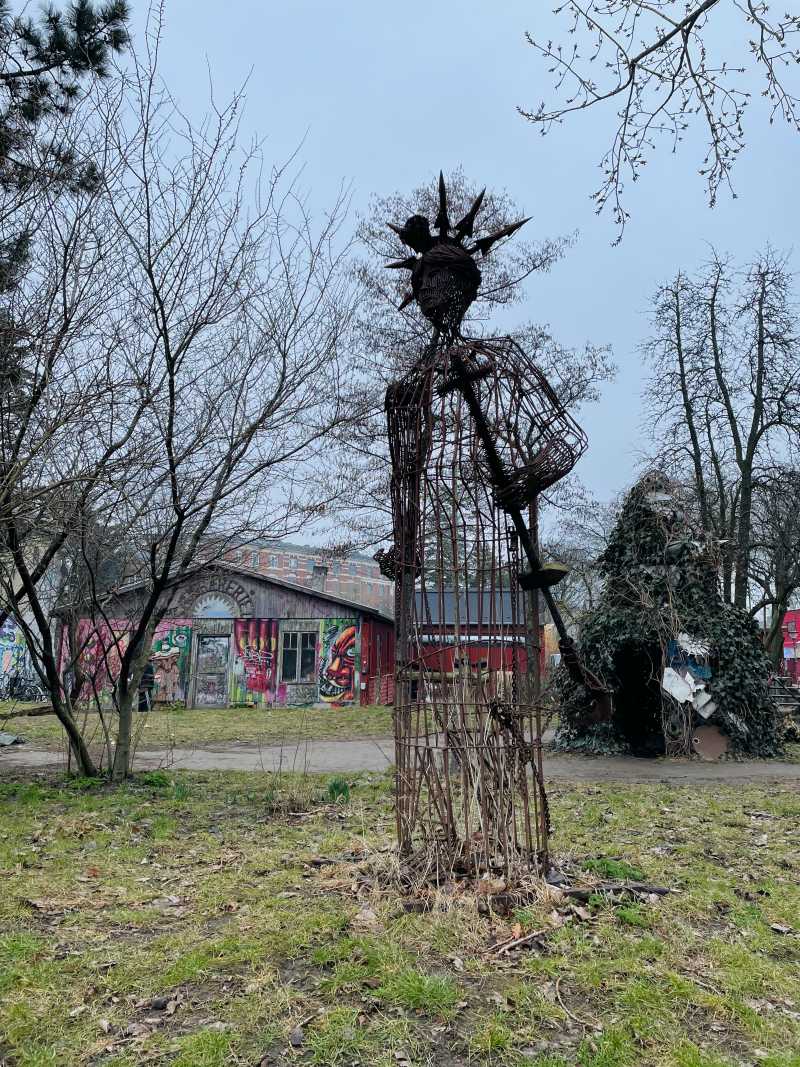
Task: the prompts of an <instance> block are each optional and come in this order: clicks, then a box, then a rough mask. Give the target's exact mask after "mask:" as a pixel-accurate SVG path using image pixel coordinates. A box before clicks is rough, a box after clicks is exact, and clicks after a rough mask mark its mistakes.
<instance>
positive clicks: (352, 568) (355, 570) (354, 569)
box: [349, 563, 358, 575]
mask: <svg viewBox="0 0 800 1067" xmlns="http://www.w3.org/2000/svg"><path fill="white" fill-rule="evenodd" d="M349 569H350V573H351V574H354V575H355V574H358V564H357V563H351V564H350V568H349Z"/></svg>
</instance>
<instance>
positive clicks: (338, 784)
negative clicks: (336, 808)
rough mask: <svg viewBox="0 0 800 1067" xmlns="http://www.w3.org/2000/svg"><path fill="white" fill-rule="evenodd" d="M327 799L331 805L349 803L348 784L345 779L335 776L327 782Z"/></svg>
mask: <svg viewBox="0 0 800 1067" xmlns="http://www.w3.org/2000/svg"><path fill="white" fill-rule="evenodd" d="M328 799H329V800H330V802H331V803H332V804H338V803H339V802H341V803H342V804H348V803H349V802H350V783H349V782H348V781H347V779H346V778H342V776H341V775H337V776H336V777H335V778H331V780H330V781H329V782H328Z"/></svg>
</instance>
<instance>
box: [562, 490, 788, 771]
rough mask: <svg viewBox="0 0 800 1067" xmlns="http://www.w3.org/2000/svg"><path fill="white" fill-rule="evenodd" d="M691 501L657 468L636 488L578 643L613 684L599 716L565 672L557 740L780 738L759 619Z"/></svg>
mask: <svg viewBox="0 0 800 1067" xmlns="http://www.w3.org/2000/svg"><path fill="white" fill-rule="evenodd" d="M688 505H689V501H688V499H687V496H686V494H685V493H684V492H683V491H682V490H681V488H680V487H679V486H678V485H676V484H675V483H674V482H672V481H671V480H670V479H668V478H667V477H666V476H665V475H663V474H662V473H660V472H654V473H650V474H648V475H646V476H645V477H643V478H642V479H641V480H640V481H639V482H638V483H637V484H636V485H635V486H634V487H633V489H632V490H631V491H630V492H629V493H628V495H627V497H626V498H625V501H624V503H623V506H622V509H621V511H620V514H619V517H618V519H617V522H616V525H615V527H614V529H613V532H612V534H611V537H610V539H609V543H608V545H607V547H606V549H605V551H604V552H603V554H602V556H601V557H600V560H599V566H600V572H601V576H602V579H603V591H602V594H601V597H600V600H599V603H598V605H597V607H596V608H595V609H594V610H592V611H591V612H590V613H589V614H588V615H587V616H586V617H585V618H584V620H583V622H582V626H581V634H580V642H579V647H580V655H581V657H582V658H583V660H584V662H585V663H586V665H587V666H588V667H589V668H590V669H591V670H593V671H594V672H595V673H596V674H597V675H599V676H600V678H601V679H602V680H603V681H604V682H605V683H606V684H607V685H608V687H609V689H610V690H611V692H612V694H613V713H612V716H611V718H610V720H609V721H607V722H602V723H599V722H597V721H592V719H591V717H590V716H589V715H588V714H587V710H586V709H587V705H586V701H585V699H584V695H583V694H582V693H581V692H580V691H579V689H578V687H576V686H575V685H574V684H573V683H572V682H571V680H570V679H569V677H568V676H567V674H566V672H561V673H560V674H559V676H558V678H557V680H556V690H557V694H558V697H559V703H560V726H559V731H558V734H557V737H556V744H557V745H558V746H559V747H561V748H566V749H578V750H583V751H597V752H600V751H603V752H609V751H612V752H613V751H616V752H632V753H635V754H638V755H659V754H663V753H667V754H669V755H688V754H689V753H690V752H691V751H692V750H693V747H694V748H696V747H698V745H699V744H700V740H701V738H703V737H705V738H709V737H712V738H716V740H717V741H718V742H719V748H720V749H728V750H729V751H730V752H732V753H740V754H747V755H755V756H771V755H774V754H776V752H777V751H778V750H779V748H780V740H779V727H778V720H777V716H776V711H775V708H774V705H773V703H772V701H771V699H770V696H769V690H768V680H769V671H770V666H769V662H768V659H767V656H766V654H765V651H764V648H763V645H762V642H761V637H760V634H759V630H758V627H757V625H756V623H755V622H754V620H753V619H752V618H751V617H750V616H749V615H748V614H747V613H746V612H744V611H742V610H741V609H739V608H736V607H734V606H733V605H731V604H728V603H725V602H724V601H723V600H722V598H721V596H720V593H719V589H718V581H717V570H716V565H715V563H714V560H713V555H712V553H711V552H710V550H709V547H708V546H707V545H706V544H705V543H704V542H703V540H702V539H701V538H700V537H699V536H698V535H697V534H696V533H695V531H694V529H693V526H692V522H691V519H690V514H689V506H688Z"/></svg>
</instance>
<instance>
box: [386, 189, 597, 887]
mask: <svg viewBox="0 0 800 1067" xmlns="http://www.w3.org/2000/svg"><path fill="white" fill-rule="evenodd" d="M483 195H484V194H483V193H481V194H480V196H479V197H478V198H477V199H476V201H475V202H474V204H473V205H472V207H471V208H470V210H469V212H468V213H467V214H466V215H465V217H464V218H463V219H462V220H461V221H460V222H459V223H457V225H456V226H455V228H454V233H453V235H452V236H451V226H450V223H449V218H448V208H447V195H446V190H445V186H444V180H443V178H442V177H441V175H440V179H439V213H438V215H437V218H436V221H435V226H436V228H437V229H438V231H439V236H438V237H432V236H431V233H430V226H429V223H428V221H427V220H426V219H425V218H424V217H423V216H421V215H413V216H412V217H411V218H410V219H409V220H408V221H407V222H406V223H405V225H403V226H402V227H401V226H395V225H392V229H393V230H394V231H395V232H396V233H397V234H398V235H399V236H400V237H401V239H402V240H403V241H404V242H405V243H406V244H407V245H409V247H411V248H413V249H414V250H415V251H416V252H417V253H419V255H418V256H417V257H411V258H410V259H408V260H404V261H399V262H397V263H393V264H390V265H389V266H391V267H393V268H396V267H400V266H403V267H405V268H407V269H409V270H410V271H411V272H412V274H411V284H412V294H411V295H410V296H409V297H408V298H407V299H406V301H404V303H407V302H408V301H409V300H411V299H416V300H417V302H418V304H419V306H420V308H421V310H422V312H423V314H424V315H425V316H426V318H428V319H429V321H430V322H431V323H432V324H433V326H434V331H433V336H432V339H431V342H430V344H429V345H428V346H427V347H426V348H425V350H424V351H423V352H422V354H421V355H420V356H419V358H418V359H417V360H416V361H415V363H414V365H413V366H412V367H411V369H410V370H409V371H408V373H407V374H406V375H405V376H404V377H403V378H402V379H400V380H399V381H397V382H394V383H393V384H392V385H390V386H389V388H388V390H387V393H386V412H387V422H388V430H389V442H390V455H391V463H392V483H391V497H392V513H393V524H394V545H393V547H392V548H391V549H390V550H389V551H388V552H384V553H381V554H379V559H380V563H381V567H382V570H383V571H384V573H385V574H387V575H389V576H391V577H393V578H394V579H395V582H396V587H395V588H396V622H395V625H396V636H397V644H396V647H397V652H396V674H395V710H394V722H395V755H396V815H397V834H398V840H399V845H400V850H401V854H402V855H403V856H404V857H405V859H406V862H407V864H410V865H411V866H412V867H413V868H414V869H416V871H417V873H418V874H419V875H421V876H424V877H431V878H433V879H434V880H436V881H437V882H438V881H441V880H442V879H446V878H449V877H451V876H452V875H453V874H457V873H461V874H468V875H474V876H478V875H480V874H482V873H485V872H500V873H502V874H503V875H504V876H505V877H506V878H510V877H512V876H513V874H514V872H515V871H518V870H519V869H520V868H525V869H531V868H534V869H539V870H541V869H542V868H544V867H546V865H547V839H548V832H549V815H548V807H547V796H546V792H545V787H544V779H543V773H542V751H541V709H540V707H539V704H538V696H537V694H536V692H535V691H534V687H533V686H532V684H531V673H532V672H531V667H532V662H531V660H532V657H533V656H534V655H535V654H536V652H537V649H538V644H539V641H538V635H532V634H531V633H530V630H529V628H528V624H527V620H528V614H529V612H528V606H529V605H528V598H530V597H531V596H533V595H535V592H534V591H536V590H541V592H542V594H543V595H544V597H545V600H546V602H547V603H548V606H549V607H550V609H551V614H552V615H553V618H554V621H555V622H556V625H557V626H558V627H559V632H560V635H561V637H562V653H563V654H564V656H565V660H566V661H567V664H568V665H569V664H570V662H572V670H573V672H575V673H577V674H578V676H579V677H580V679H581V681H582V682H583V684H585V685H586V686H587V688H589V689H591V685H592V682H593V679H591V677H590V676H588V675H587V673H586V672H585V671H584V670H583V668H582V667H581V665H580V664H579V662H578V659H577V656H576V655H575V654H574V646H572V645H571V642H570V639H569V638H568V636H567V634H566V630H565V628H564V625H563V622H561V618H560V615H559V613H558V610H557V607H556V605H555V602H554V600H553V597H552V594H551V591H550V586H551V585H552V584H554V583H555V582H556V581H558V580H559V579H560V578H561V577H563V574H564V573H565V572H564V568H559V567H547V566H545V567H542V566H541V564H540V562H539V559H538V557H537V554H536V550H535V545H534V542H533V539H532V537H531V534H530V531H529V529H528V527H527V525H526V522H525V517H524V512H525V511H527V509H528V506H529V505H530V504H532V503H533V502H534V501H535V499H536V497H537V496H538V494H539V493H541V492H542V491H543V490H545V489H547V488H548V487H550V486H551V485H553V484H554V483H555V482H556V481H558V480H559V479H560V478H563V477H564V475H566V474H567V473H568V472H569V471H570V470H571V469H572V467H573V466H574V464H575V463H576V462H577V460H578V458H579V457H580V455H581V454H582V453H583V451H584V449H585V447H586V437H585V435H584V434H583V431H582V430H581V429H580V428H579V427H578V426H577V425H576V423H575V422H574V421H573V420H572V419H571V418H570V416H569V415H568V414H567V412H566V411H565V410H564V408H563V406H562V405H561V403H560V402H559V400H558V397H557V396H556V394H555V392H554V391H553V389H552V388H551V387H550V385H549V384H548V382H547V381H546V379H545V377H544V375H543V374H542V372H541V370H540V369H539V368H538V367H537V366H536V364H535V363H534V361H533V360H532V359H531V357H530V356H528V355H527V353H525V352H524V350H523V349H522V348H521V347H520V346H519V345H518V344H517V343H516V342H515V341H513V340H512V339H511V338H508V337H502V338H489V339H481V340H478V339H470V338H467V337H464V336H463V335H462V333H461V323H462V321H463V318H464V314H465V313H466V310H467V309H468V307H469V304H470V303H471V301H472V300H474V299H475V296H476V295H477V292H478V286H479V284H480V272H479V271H478V268H477V266H476V265H475V263H474V261H473V259H472V256H473V255H474V254H475V253H476V252H477V251H481V252H482V253H483V254H484V255H485V254H486V253H488V252H489V250H490V249H491V247H492V246H493V245H494V243H495V242H496V241H498V240H500V239H501V238H502V237H506V236H510V235H511V234H512V233H514V232H515V231H516V230H517V229H518V228H519V227H520V226H521V225H523V223H524V222H526V221H527V220H525V219H523V220H521V221H520V222H518V223H513V224H512V225H510V226H506V227H504V228H503V229H502V230H499V231H497V232H495V233H493V234H490V235H489V236H488V237H486V238H483V239H479V240H478V241H476V242H475V243H474V244H472V245H470V246H465V245H464V239H465V238H466V237H472V234H473V230H474V226H475V221H476V217H477V215H478V212H479V209H480V206H481V203H482V200H483ZM570 652H571V655H570ZM598 688H600V687H599V686H598Z"/></svg>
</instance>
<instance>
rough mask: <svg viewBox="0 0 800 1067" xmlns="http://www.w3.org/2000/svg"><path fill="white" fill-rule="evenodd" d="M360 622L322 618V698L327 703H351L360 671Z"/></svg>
mask: <svg viewBox="0 0 800 1067" xmlns="http://www.w3.org/2000/svg"><path fill="white" fill-rule="evenodd" d="M358 668H359V664H358V623H357V621H356V620H355V619H323V620H322V621H321V623H320V656H319V699H320V700H321V701H323V702H324V703H325V704H333V705H337V704H352V703H354V701H355V699H356V684H357V680H356V675H357V673H358Z"/></svg>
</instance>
